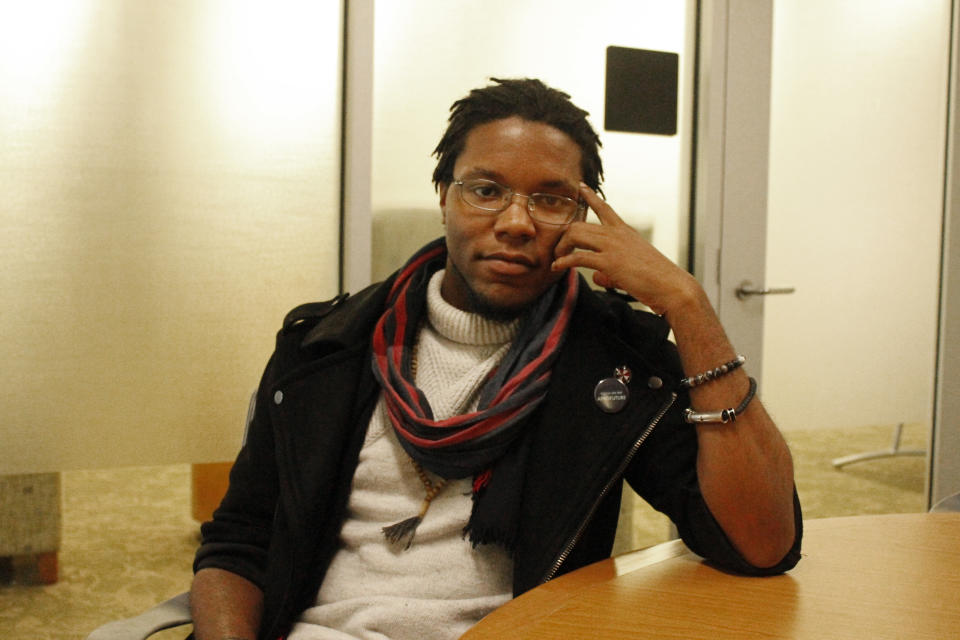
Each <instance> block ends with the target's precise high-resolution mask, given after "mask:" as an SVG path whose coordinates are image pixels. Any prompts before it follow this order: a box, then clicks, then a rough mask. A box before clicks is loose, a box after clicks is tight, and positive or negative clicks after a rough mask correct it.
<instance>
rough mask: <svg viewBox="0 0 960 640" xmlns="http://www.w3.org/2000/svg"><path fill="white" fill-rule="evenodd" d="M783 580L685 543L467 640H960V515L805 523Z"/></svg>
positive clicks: (543, 600) (520, 606)
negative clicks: (727, 563) (739, 568)
mask: <svg viewBox="0 0 960 640" xmlns="http://www.w3.org/2000/svg"><path fill="white" fill-rule="evenodd" d="M805 529H806V532H805V534H804V540H803V558H802V559H801V561H800V563H799V564H798V565H797V567H796V568H795V569H793V570H792V571H790V572H789V573H787V574H785V575H781V576H774V577H769V578H745V577H740V576H733V575H728V574H725V573H723V572H721V571H718V570H716V569H714V568H712V567H709V566H707V565H706V564H704V563H703V561H702V560H700V559H699V558H698V557H697V556H695V555H693V554H692V553H690V552H689V551H688V550H687V548H686V547H685V546H683V543H681V542H680V541H679V540H675V541H671V542H666V543H664V544H661V545H657V546H655V547H651V548H649V549H645V550H642V551H636V552H633V553H629V554H625V555H623V556H618V557H617V558H612V559H610V560H605V561H603V562H598V563H596V564H593V565H590V566H589V567H584V568H583V569H580V570H578V571H574V572H572V573H570V574H567V575H565V576H561V577H559V578H557V579H555V580H553V581H551V582H548V583H546V584H544V585H541V586H540V587H537V588H536V589H533V590H531V591H529V592H527V593H525V594H523V595H522V596H520V597H519V598H516V599H514V600H513V601H511V602H509V603H507V604H506V605H504V606H503V607H501V608H500V609H497V610H496V611H494V612H493V613H491V614H490V615H488V616H487V617H486V618H484V619H483V620H482V621H481V622H480V623H479V624H478V625H476V626H475V627H474V628H473V629H471V630H470V631H468V632H467V633H466V634H465V635H464V636H463V640H485V639H493V638H497V639H500V638H511V639H522V638H537V639H543V638H557V639H558V640H559V639H561V638H562V639H563V640H569V639H571V638H576V639H580V638H604V639H609V638H684V639H688V638H709V639H711V640H713V639H714V638H738V639H742V638H818V639H821V638H870V639H876V638H911V639H913V638H936V639H937V640H942V639H944V638H960V513H929V514H898V515H883V516H853V517H847V518H826V519H823V520H808V521H806V522H805Z"/></svg>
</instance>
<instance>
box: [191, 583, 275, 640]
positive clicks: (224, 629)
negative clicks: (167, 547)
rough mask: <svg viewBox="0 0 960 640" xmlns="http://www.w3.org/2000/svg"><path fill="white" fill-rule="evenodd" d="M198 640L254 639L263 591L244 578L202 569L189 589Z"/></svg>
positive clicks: (258, 625) (258, 624) (195, 634)
mask: <svg viewBox="0 0 960 640" xmlns="http://www.w3.org/2000/svg"><path fill="white" fill-rule="evenodd" d="M190 612H191V615H192V617H193V633H194V636H195V637H196V639H197V640H228V639H229V640H256V638H257V631H258V630H259V628H260V618H261V616H262V614H263V592H262V591H261V590H260V588H259V587H257V585H255V584H253V583H252V582H250V581H249V580H247V579H246V578H242V577H240V576H238V575H237V574H235V573H230V572H229V571H224V570H222V569H201V570H200V571H198V572H197V574H196V575H195V576H194V578H193V587H192V588H191V589H190Z"/></svg>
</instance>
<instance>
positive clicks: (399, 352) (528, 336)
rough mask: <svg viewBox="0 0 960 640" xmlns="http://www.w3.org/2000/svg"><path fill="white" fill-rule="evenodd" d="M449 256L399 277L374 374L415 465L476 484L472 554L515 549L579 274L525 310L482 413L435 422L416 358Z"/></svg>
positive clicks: (417, 257)
mask: <svg viewBox="0 0 960 640" xmlns="http://www.w3.org/2000/svg"><path fill="white" fill-rule="evenodd" d="M446 254H447V248H446V243H445V242H444V239H443V238H439V239H437V240H434V241H433V242H431V243H429V244H427V245H426V246H425V247H423V248H422V249H421V250H420V251H418V252H417V253H416V254H414V256H413V257H412V258H410V260H409V261H408V262H407V263H406V264H405V265H404V267H403V268H402V269H401V270H400V272H399V274H398V276H397V278H396V281H395V282H394V284H393V287H392V289H391V290H390V295H389V297H388V299H387V308H386V310H385V312H384V314H383V315H382V316H381V318H380V320H379V321H378V322H377V325H376V328H375V329H374V332H373V373H374V376H375V377H376V379H377V381H378V382H379V383H380V386H381V387H382V390H383V395H384V400H385V404H386V408H387V413H388V415H389V417H390V421H391V423H392V424H393V427H394V430H395V431H396V433H397V437H398V439H399V441H400V444H401V446H402V447H403V448H404V450H405V451H406V452H407V453H408V454H409V455H410V457H411V458H413V459H414V460H415V461H416V462H418V463H419V464H420V465H421V466H422V467H423V468H424V469H428V470H430V471H432V472H433V473H435V474H437V475H439V476H441V477H444V478H465V477H467V476H470V475H473V477H474V483H473V500H474V506H473V511H472V513H471V516H470V521H469V522H468V523H467V526H466V528H465V529H464V532H465V533H466V534H469V535H470V540H471V542H472V543H473V545H474V546H476V545H477V544H483V543H490V542H496V543H499V544H502V545H504V546H505V547H507V548H508V549H512V547H513V541H514V538H515V533H516V531H515V530H516V521H517V516H518V513H519V497H520V496H519V493H520V491H519V489H520V487H521V485H522V480H523V466H524V462H525V460H526V451H527V448H528V442H526V441H527V440H528V438H523V437H522V436H523V435H524V433H525V430H524V429H523V422H524V418H526V417H527V416H528V415H530V413H531V412H533V410H534V409H536V407H537V406H538V405H539V404H540V402H541V401H542V400H543V399H544V397H545V396H546V393H547V386H548V384H549V381H550V373H551V368H552V366H553V363H554V361H555V360H556V357H557V355H558V354H559V352H560V347H561V345H562V343H563V339H564V336H565V335H566V330H567V327H568V325H569V322H570V316H571V314H572V312H573V308H574V305H575V303H576V299H577V289H578V279H577V275H576V273H575V272H574V271H573V270H571V271H570V272H569V273H568V274H567V275H566V276H565V277H564V278H563V279H561V280H560V281H559V282H558V283H557V284H556V285H554V286H553V287H551V288H550V289H548V290H547V291H546V292H545V293H544V295H542V296H541V297H540V298H539V299H538V300H537V301H536V302H534V303H533V304H532V306H531V307H530V309H528V310H527V312H526V313H525V316H524V318H523V320H522V322H521V325H520V327H519V330H518V332H517V336H516V337H515V338H514V341H513V343H512V344H511V346H510V349H509V350H508V352H507V354H506V355H505V356H504V358H503V361H502V362H501V363H500V365H499V366H498V367H497V368H496V369H495V370H494V371H493V372H492V373H491V374H490V376H489V377H488V378H487V380H486V381H485V382H484V383H483V386H482V387H481V389H480V394H479V404H478V406H477V409H476V411H473V412H471V413H466V414H462V415H459V416H453V417H451V418H448V419H446V420H434V418H433V412H432V410H431V409H430V403H429V402H428V401H427V398H426V396H425V395H424V394H423V392H422V391H421V390H420V389H418V388H417V387H416V386H415V385H414V381H413V375H412V358H413V352H414V346H415V344H416V340H417V329H418V327H419V326H420V321H421V319H422V318H423V317H424V314H425V313H426V297H427V283H428V282H429V280H430V276H431V275H432V274H433V273H434V272H435V271H437V270H438V269H440V268H442V267H443V265H444V263H445V260H446Z"/></svg>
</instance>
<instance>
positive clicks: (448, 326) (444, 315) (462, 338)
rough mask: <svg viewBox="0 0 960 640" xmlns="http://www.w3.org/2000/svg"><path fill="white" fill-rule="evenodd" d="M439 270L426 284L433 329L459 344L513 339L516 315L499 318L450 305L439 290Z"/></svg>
mask: <svg viewBox="0 0 960 640" xmlns="http://www.w3.org/2000/svg"><path fill="white" fill-rule="evenodd" d="M443 274H444V270H443V269H440V270H439V271H437V272H436V273H434V274H433V276H431V278H430V282H429V284H428V285H427V319H428V321H429V322H430V325H431V326H432V327H433V329H434V331H436V332H437V333H439V334H440V335H442V336H443V337H444V338H447V339H448V340H452V341H454V342H459V343H462V344H474V345H493V344H504V343H507V342H509V341H511V340H513V338H514V336H516V335H517V328H518V327H519V326H520V320H519V319H515V320H510V321H508V322H501V321H498V320H491V319H490V318H487V317H485V316H482V315H480V314H478V313H470V312H468V311H463V310H461V309H458V308H456V307H454V306H453V305H452V304H450V303H449V302H447V301H446V300H444V299H443V295H441V293H440V283H441V282H442V281H443Z"/></svg>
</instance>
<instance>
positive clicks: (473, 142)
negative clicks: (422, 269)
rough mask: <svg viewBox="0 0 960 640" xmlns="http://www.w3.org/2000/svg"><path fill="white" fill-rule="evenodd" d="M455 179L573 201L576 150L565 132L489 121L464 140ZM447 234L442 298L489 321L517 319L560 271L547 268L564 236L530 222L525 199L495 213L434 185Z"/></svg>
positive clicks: (450, 189) (515, 122) (577, 162)
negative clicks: (491, 318) (485, 181)
mask: <svg viewBox="0 0 960 640" xmlns="http://www.w3.org/2000/svg"><path fill="white" fill-rule="evenodd" d="M453 177H454V179H455V180H466V179H469V178H485V179H488V180H493V181H495V182H498V183H500V184H501V185H503V186H505V187H509V188H511V189H513V190H514V191H515V192H517V193H520V194H524V195H530V194H532V193H553V194H557V195H562V196H567V197H569V198H573V199H574V200H576V199H578V197H579V196H578V188H577V187H578V184H579V183H580V180H581V179H582V175H581V172H580V148H579V147H578V146H577V144H576V143H575V142H574V141H573V140H572V139H571V138H570V137H569V136H568V135H567V134H565V133H563V132H562V131H560V130H559V129H556V128H554V127H552V126H550V125H548V124H544V123H542V122H531V121H529V120H523V119H521V118H519V117H516V116H514V117H510V118H505V119H503V120H495V121H493V122H488V123H485V124H481V125H479V126H477V127H475V128H474V129H473V130H471V131H470V133H469V134H468V135H467V138H466V144H465V145H464V149H463V151H462V152H461V153H460V155H459V156H458V157H457V161H456V164H455V165H454V168H453ZM440 207H441V210H442V211H443V219H444V224H445V225H446V230H447V233H446V236H447V250H448V255H447V264H446V272H445V274H444V278H443V282H442V284H441V289H440V290H441V293H442V294H443V297H444V299H445V300H446V301H447V302H449V303H450V304H452V305H453V306H455V307H457V308H459V309H463V310H466V311H472V312H476V313H483V314H485V315H488V316H494V317H512V316H516V315H518V314H519V313H521V312H523V310H524V309H525V308H526V307H527V306H528V305H529V304H530V303H531V302H533V301H534V300H536V299H537V298H539V297H540V295H541V294H543V292H544V291H546V290H547V289H548V288H549V287H550V285H552V284H553V283H554V282H556V281H557V280H559V279H560V278H561V277H562V275H563V274H562V273H555V272H553V271H551V270H550V264H551V263H552V262H553V258H554V255H553V250H554V247H555V246H556V245H557V242H558V241H559V240H560V237H561V236H562V235H563V232H564V231H565V230H566V227H565V226H551V225H546V224H542V223H539V222H534V221H533V219H532V218H531V217H530V215H529V214H528V213H527V208H526V207H527V199H526V198H518V197H515V198H514V199H513V202H512V203H511V204H510V206H508V207H507V208H506V209H505V210H503V211H501V212H500V213H491V212H484V211H479V210H477V209H475V208H473V207H471V206H470V205H468V204H466V203H465V202H464V201H463V200H462V199H461V198H460V193H459V187H457V186H456V185H446V184H445V185H441V189H440Z"/></svg>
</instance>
